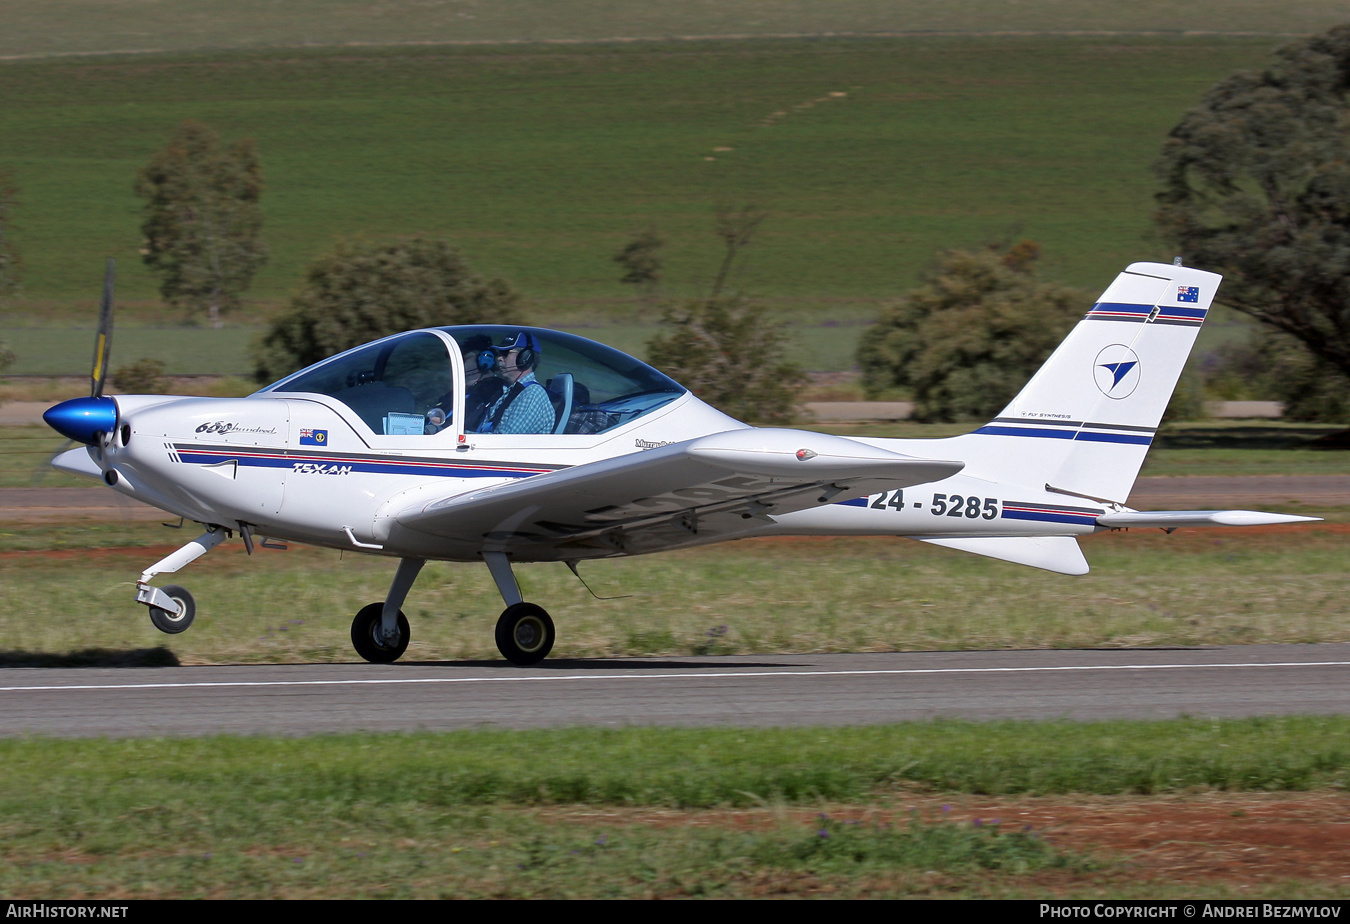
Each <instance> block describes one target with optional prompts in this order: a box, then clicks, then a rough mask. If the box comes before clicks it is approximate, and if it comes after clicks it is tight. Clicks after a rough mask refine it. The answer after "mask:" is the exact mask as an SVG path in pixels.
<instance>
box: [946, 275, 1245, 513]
mask: <svg viewBox="0 0 1350 924" xmlns="http://www.w3.org/2000/svg"><path fill="white" fill-rule="evenodd" d="M1221 278H1222V277H1220V276H1218V275H1216V274H1214V273H1206V272H1204V271H1202V270H1195V269H1189V268H1187V267H1184V266H1169V265H1167V264H1165V263H1135V264H1132V265H1131V266H1130V267H1129V268H1128V269H1127V270H1125V272H1123V273H1121V274H1120V275H1119V276H1117V277H1116V281H1115V282H1113V283H1112V284H1111V286H1110V288H1108V289H1107V290H1106V291H1105V292H1104V293H1103V294H1102V297H1101V298H1100V299H1099V300H1098V301H1097V303H1096V304H1095V305H1093V306H1092V308H1091V310H1090V311H1088V313H1087V315H1086V316H1085V317H1084V318H1083V320H1082V321H1080V322H1079V323H1078V325H1077V326H1076V327H1074V329H1073V330H1072V331H1071V332H1070V333H1069V336H1068V337H1067V338H1065V340H1064V342H1063V343H1061V344H1060V345H1059V348H1058V349H1057V350H1055V352H1054V353H1053V354H1052V355H1051V356H1050V358H1049V359H1048V360H1046V362H1045V365H1043V366H1042V367H1041V368H1040V370H1039V371H1038V372H1037V373H1036V374H1035V376H1033V377H1032V379H1031V381H1030V382H1028V383H1027V386H1026V387H1025V388H1023V389H1022V391H1021V393H1020V394H1018V396H1017V397H1016V398H1014V399H1013V400H1012V403H1011V404H1009V405H1008V406H1007V407H1006V408H1004V410H1003V412H1002V413H1001V414H999V416H998V417H996V418H995V419H994V420H993V421H991V422H990V423H989V424H988V425H987V426H984V427H981V428H980V429H979V430H977V431H975V433H974V434H971V437H976V438H987V439H988V443H987V444H986V443H985V442H984V440H983V439H970V443H971V444H973V445H971V447H970V448H972V449H975V450H976V455H977V457H978V459H971V460H970V461H971V466H970V468H969V469H968V471H969V472H971V473H972V474H973V473H974V470H975V469H977V468H978V469H981V470H984V471H987V472H989V473H990V474H995V472H996V474H997V477H998V478H999V480H1003V481H1011V482H1021V483H1024V484H1027V485H1028V486H1033V485H1034V486H1035V487H1042V486H1048V487H1049V488H1050V489H1051V490H1053V491H1060V492H1064V493H1066V494H1073V495H1078V496H1081V497H1087V498H1094V499H1098V500H1104V501H1115V502H1118V503H1124V502H1125V500H1126V499H1127V498H1128V497H1129V493H1130V489H1131V487H1132V486H1133V485H1134V479H1135V476H1137V475H1138V474H1139V468H1140V466H1141V465H1143V462H1144V454H1145V453H1146V452H1148V447H1149V445H1150V444H1151V443H1152V442H1153V435H1154V433H1155V432H1156V431H1157V428H1158V424H1159V422H1160V421H1161V420H1162V415H1163V411H1164V410H1166V408H1167V402H1168V401H1169V400H1170V399H1171V397H1172V391H1173V390H1174V389H1175V388H1176V384H1177V380H1178V379H1179V378H1180V377H1181V369H1182V367H1183V366H1184V365H1185V364H1186V358H1187V357H1188V356H1189V355H1190V352H1191V347H1192V346H1193V345H1194V343H1195V337H1196V334H1197V333H1198V332H1199V330H1200V325H1201V323H1203V321H1204V319H1205V314H1206V313H1207V312H1208V311H1209V307H1210V304H1211V303H1212V302H1213V299H1214V293H1215V291H1216V290H1217V289H1218V286H1219V282H1220V280H1221Z"/></svg>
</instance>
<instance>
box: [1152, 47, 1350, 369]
mask: <svg viewBox="0 0 1350 924" xmlns="http://www.w3.org/2000/svg"><path fill="white" fill-rule="evenodd" d="M1347 91H1350V26H1338V27H1337V28H1335V29H1332V30H1331V31H1330V32H1327V33H1325V34H1324V35H1318V36H1315V37H1313V38H1310V39H1305V40H1303V41H1299V42H1295V43H1293V44H1290V45H1287V46H1285V47H1284V48H1282V49H1280V50H1279V51H1278V52H1277V53H1276V62H1275V64H1274V65H1273V66H1272V67H1270V68H1269V69H1267V70H1265V71H1262V72H1261V73H1250V72H1244V73H1238V74H1234V75H1233V76H1231V77H1229V78H1227V79H1226V80H1223V81H1220V82H1219V83H1217V84H1215V85H1214V86H1213V87H1212V88H1211V89H1210V90H1209V91H1208V92H1207V93H1206V94H1205V96H1204V98H1203V99H1202V100H1201V102H1200V105H1199V106H1198V107H1196V108H1195V109H1193V110H1191V111H1190V112H1189V113H1187V114H1186V116H1185V117H1184V118H1183V119H1182V120H1181V122H1180V123H1179V124H1178V125H1177V126H1176V127H1175V128H1174V129H1172V132H1171V134H1170V135H1168V138H1167V141H1166V143H1165V144H1164V146H1163V151H1162V157H1161V160H1160V161H1159V163H1158V173H1159V175H1160V177H1161V181H1162V188H1161V190H1160V191H1159V192H1158V194H1157V202H1158V209H1157V212H1156V219H1157V222H1158V225H1159V226H1160V228H1161V229H1162V231H1163V233H1164V234H1165V235H1166V236H1167V238H1168V239H1169V240H1170V241H1172V242H1173V243H1174V244H1175V245H1176V246H1177V248H1178V250H1179V252H1180V253H1181V254H1182V255H1183V256H1184V257H1185V259H1186V261H1187V263H1189V264H1192V265H1196V266H1201V267H1204V268H1205V269H1210V270H1214V271H1216V272H1220V273H1223V274H1224V283H1223V288H1222V290H1221V297H1222V299H1223V301H1224V303H1226V304H1228V305H1231V306H1233V307H1234V308H1236V309H1237V310H1239V311H1242V312H1244V313H1246V314H1249V315H1251V316H1252V317H1254V318H1257V319H1258V320H1260V321H1263V322H1265V323H1266V324H1270V325H1272V326H1274V327H1276V328H1278V329H1279V330H1281V331H1283V332H1285V333H1286V334H1289V335H1290V336H1292V337H1295V338H1297V339H1298V340H1299V341H1301V342H1302V343H1303V344H1304V346H1306V347H1307V349H1308V350H1309V351H1310V352H1311V353H1312V354H1313V355H1314V356H1316V357H1317V358H1318V359H1319V360H1320V361H1321V365H1322V367H1323V368H1329V369H1335V370H1338V371H1339V372H1340V373H1341V374H1342V375H1347V374H1350V107H1348V106H1347Z"/></svg>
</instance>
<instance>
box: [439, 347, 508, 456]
mask: <svg viewBox="0 0 1350 924" xmlns="http://www.w3.org/2000/svg"><path fill="white" fill-rule="evenodd" d="M460 350H461V351H462V355H463V357H464V432H465V433H475V432H477V430H478V427H479V425H480V424H481V423H482V422H483V416H484V412H485V411H487V409H488V408H489V407H491V406H492V405H494V404H496V403H497V401H498V399H500V398H501V396H502V395H503V394H505V392H506V389H507V388H509V387H510V383H509V382H507V381H506V379H504V378H502V377H501V376H500V375H498V374H497V373H498V364H499V363H500V359H499V357H498V356H497V354H496V353H495V352H494V351H493V348H492V338H491V337H489V336H488V335H487V334H478V335H476V336H473V337H470V338H469V339H468V340H465V341H464V342H463V343H462V344H460ZM454 402H455V393H454V392H453V391H449V392H446V393H445V394H444V395H442V396H441V400H440V401H438V402H437V406H436V407H433V408H432V409H431V410H429V411H427V426H426V432H427V433H438V432H440V431H441V430H443V429H445V427H447V426H449V425H450V423H451V417H452V413H451V411H450V408H452V407H454Z"/></svg>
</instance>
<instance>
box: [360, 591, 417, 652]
mask: <svg viewBox="0 0 1350 924" xmlns="http://www.w3.org/2000/svg"><path fill="white" fill-rule="evenodd" d="M383 612H384V604H383V603H372V604H370V606H364V607H362V608H361V611H360V612H359V613H357V614H356V618H355V619H353V620H352V647H353V648H355V649H356V653H357V654H359V655H360V656H361V657H363V658H365V659H366V660H367V661H369V662H370V663H371V664H390V663H392V662H394V661H397V660H398V659H399V658H400V657H402V656H403V652H405V651H407V650H408V640H409V639H410V638H411V635H410V634H409V632H408V617H407V616H404V615H403V611H402V610H399V611H398V639H397V640H396V641H395V642H394V644H392V645H389V644H386V643H385V641H384V639H382V638H381V637H380V616H381V614H382V613H383Z"/></svg>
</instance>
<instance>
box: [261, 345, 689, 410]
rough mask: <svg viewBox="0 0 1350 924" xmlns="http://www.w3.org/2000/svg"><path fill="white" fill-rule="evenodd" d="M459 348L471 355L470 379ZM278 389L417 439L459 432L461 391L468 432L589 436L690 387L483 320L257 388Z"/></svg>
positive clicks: (629, 362)
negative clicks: (322, 399)
mask: <svg viewBox="0 0 1350 924" xmlns="http://www.w3.org/2000/svg"><path fill="white" fill-rule="evenodd" d="M447 337H448V338H449V339H448V340H447V339H446V338H447ZM451 350H457V351H458V352H459V353H460V355H461V357H462V360H463V370H464V372H463V374H462V375H461V374H459V373H457V372H456V365H455V364H454V363H453V362H452V361H451ZM276 392H287V393H295V392H303V393H308V394H319V395H327V396H328V397H330V398H334V399H336V400H338V401H341V402H342V403H343V404H345V405H346V406H347V407H349V408H351V410H352V411H353V412H355V413H356V415H357V416H358V417H360V418H361V420H362V421H364V422H365V424H366V426H368V427H370V429H371V430H372V431H373V432H374V433H375V434H377V435H385V436H413V435H432V434H435V433H438V432H442V431H445V430H447V429H454V426H453V421H452V420H451V418H452V416H453V409H454V406H455V396H456V393H457V392H458V393H459V394H462V395H463V396H464V410H463V414H464V420H463V421H462V423H463V429H464V431H465V432H468V433H556V434H584V433H603V432H605V431H606V430H611V429H613V428H615V427H618V426H620V425H622V424H625V423H627V422H629V421H631V420H636V419H637V418H639V417H641V416H643V415H644V414H649V413H651V412H652V411H654V410H656V409H657V408H660V407H663V406H664V405H666V404H669V403H670V402H672V401H674V400H675V399H676V398H679V397H680V396H681V395H683V394H684V393H685V389H684V387H683V386H681V385H680V384H679V383H677V382H675V381H674V380H673V379H671V378H669V377H667V376H665V375H663V374H661V373H660V372H658V371H656V370H655V369H653V368H652V367H651V366H648V365H647V364H646V363H643V362H641V361H639V360H637V359H634V358H633V357H631V356H629V355H627V354H625V353H621V352H619V351H618V350H615V349H613V348H612V347H607V346H605V345H603V344H600V343H596V342H595V341H593V340H587V339H585V338H584V337H577V336H575V335H573V334H565V333H562V332H560V331H552V330H543V329H540V328H534V327H519V326H507V325H486V324H484V325H465V326H457V327H441V328H435V329H433V330H421V331H409V332H407V333H403V334H396V335H395V336H392V337H386V338H384V339H383V340H377V341H375V342H374V343H368V344H366V345H364V346H359V347H356V348H355V349H351V350H348V351H347V352H345V353H340V354H338V355H337V356H334V357H332V358H330V359H326V360H324V361H323V362H320V363H316V364H315V365H313V366H310V367H309V368H307V369H302V370H300V371H299V372H296V373H294V374H292V375H289V376H287V377H286V378H284V379H281V380H280V381H278V382H275V383H274V384H272V385H269V386H267V387H266V388H264V389H262V390H261V391H259V392H258V393H257V394H259V395H264V394H271V393H276ZM545 398H547V402H545ZM550 406H551V409H552V411H551V413H550V411H549V408H550ZM527 409H528V412H527Z"/></svg>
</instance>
